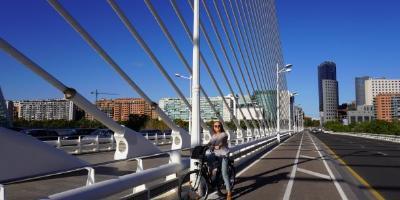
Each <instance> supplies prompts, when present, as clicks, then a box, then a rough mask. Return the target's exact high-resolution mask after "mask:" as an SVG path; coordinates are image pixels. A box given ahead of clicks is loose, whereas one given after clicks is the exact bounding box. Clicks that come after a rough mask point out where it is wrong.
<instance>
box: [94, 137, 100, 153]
mask: <svg viewBox="0 0 400 200" xmlns="http://www.w3.org/2000/svg"><path fill="white" fill-rule="evenodd" d="M95 144H96V146H95V149H94V151H95V152H98V151H99V150H100V142H99V136H98V135H96V143H95Z"/></svg>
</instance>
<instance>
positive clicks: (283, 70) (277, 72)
mask: <svg viewBox="0 0 400 200" xmlns="http://www.w3.org/2000/svg"><path fill="white" fill-rule="evenodd" d="M292 66H293V65H291V64H287V65H285V67H283V68H282V69H279V64H278V63H276V110H277V111H276V120H277V123H276V131H277V134H276V139H277V140H278V142H280V141H281V135H280V129H281V125H280V109H281V108H280V103H279V101H280V98H279V97H280V95H279V74H281V73H286V72H290V71H292V68H291V67H292Z"/></svg>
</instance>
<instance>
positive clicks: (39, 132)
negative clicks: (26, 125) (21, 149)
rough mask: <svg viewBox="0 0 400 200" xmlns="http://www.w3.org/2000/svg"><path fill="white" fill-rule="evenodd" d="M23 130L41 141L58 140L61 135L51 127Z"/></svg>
mask: <svg viewBox="0 0 400 200" xmlns="http://www.w3.org/2000/svg"><path fill="white" fill-rule="evenodd" d="M21 132H22V133H24V134H27V135H30V136H32V137H35V138H37V139H39V140H41V141H49V140H57V139H58V136H59V135H58V133H57V131H54V130H50V129H26V130H22V131H21Z"/></svg>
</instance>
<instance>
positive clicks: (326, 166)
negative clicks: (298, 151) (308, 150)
mask: <svg viewBox="0 0 400 200" xmlns="http://www.w3.org/2000/svg"><path fill="white" fill-rule="evenodd" d="M309 137H310V138H311V141H312V143H313V144H314V146H315V149H317V145H316V144H315V142H314V140H313V138H312V137H311V136H309ZM318 154H319V156H320V157H322V154H321V152H320V151H318ZM322 162H323V163H324V165H325V168H326V170H327V171H328V173H329V176H330V177H331V179H332V181H333V184H334V185H335V187H336V190H337V191H338V192H339V195H340V197H341V198H342V199H343V200H348V198H347V196H346V194H345V193H344V192H343V189H342V186H340V184H339V182H337V180H336V177H335V175H334V174H333V173H332V170H331V168H330V167H329V166H328V164H327V163H326V161H325V160H322Z"/></svg>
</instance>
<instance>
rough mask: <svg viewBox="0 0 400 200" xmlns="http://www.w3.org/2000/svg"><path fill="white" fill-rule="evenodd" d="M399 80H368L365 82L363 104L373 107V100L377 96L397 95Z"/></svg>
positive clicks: (399, 88) (399, 90)
mask: <svg viewBox="0 0 400 200" xmlns="http://www.w3.org/2000/svg"><path fill="white" fill-rule="evenodd" d="M399 93H400V79H384V78H379V79H369V80H366V81H365V104H366V105H370V106H372V105H374V98H375V97H376V96H377V95H379V94H399Z"/></svg>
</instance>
